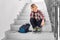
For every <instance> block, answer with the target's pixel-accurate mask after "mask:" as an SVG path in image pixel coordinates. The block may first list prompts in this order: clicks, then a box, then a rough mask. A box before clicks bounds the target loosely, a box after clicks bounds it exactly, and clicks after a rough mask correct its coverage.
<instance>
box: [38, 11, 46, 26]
mask: <svg viewBox="0 0 60 40" xmlns="http://www.w3.org/2000/svg"><path fill="white" fill-rule="evenodd" d="M39 12H40V15H41V16H42V22H41V25H42V26H44V24H45V21H44V15H43V14H42V12H41V11H39Z"/></svg>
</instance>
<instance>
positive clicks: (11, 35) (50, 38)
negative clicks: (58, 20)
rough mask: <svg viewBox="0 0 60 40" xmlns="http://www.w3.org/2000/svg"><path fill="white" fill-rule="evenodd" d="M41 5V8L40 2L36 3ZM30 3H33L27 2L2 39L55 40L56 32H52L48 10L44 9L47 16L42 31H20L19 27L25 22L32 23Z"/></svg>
mask: <svg viewBox="0 0 60 40" xmlns="http://www.w3.org/2000/svg"><path fill="white" fill-rule="evenodd" d="M35 4H38V5H39V8H40V7H41V5H40V2H39V3H35ZM30 5H31V3H27V4H26V5H25V6H24V7H23V9H22V12H20V14H19V15H17V19H14V23H12V24H11V25H10V28H11V29H10V30H8V31H6V32H5V38H4V39H2V40H55V38H54V33H53V32H51V31H52V28H51V23H50V20H49V15H48V12H47V11H44V12H45V13H44V16H45V18H46V22H45V26H44V27H42V32H41V33H34V32H28V33H19V32H18V30H19V27H20V26H21V25H23V24H25V23H30V22H29V20H30V17H29V16H30ZM30 30H33V29H32V26H31V27H30Z"/></svg>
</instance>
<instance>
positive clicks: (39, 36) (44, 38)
mask: <svg viewBox="0 0 60 40" xmlns="http://www.w3.org/2000/svg"><path fill="white" fill-rule="evenodd" d="M5 34H6V37H7V39H17V40H54V34H53V33H50V32H41V33H33V32H28V33H19V32H14V31H7V32H6V33H5ZM48 37H49V38H48Z"/></svg>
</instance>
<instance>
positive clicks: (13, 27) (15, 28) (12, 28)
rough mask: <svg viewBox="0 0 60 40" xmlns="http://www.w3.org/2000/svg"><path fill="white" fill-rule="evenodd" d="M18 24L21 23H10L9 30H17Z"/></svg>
mask: <svg viewBox="0 0 60 40" xmlns="http://www.w3.org/2000/svg"><path fill="white" fill-rule="evenodd" d="M20 26H22V25H15V24H11V25H10V30H11V31H18V30H19V28H20Z"/></svg>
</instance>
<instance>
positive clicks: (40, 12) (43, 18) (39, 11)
mask: <svg viewBox="0 0 60 40" xmlns="http://www.w3.org/2000/svg"><path fill="white" fill-rule="evenodd" d="M39 13H40V15H41V16H42V19H44V15H43V14H42V12H41V11H40V10H39Z"/></svg>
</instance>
